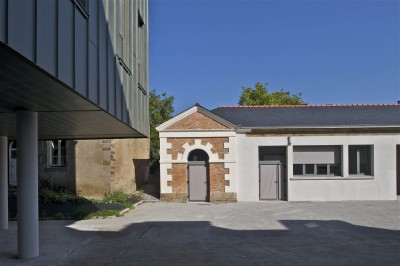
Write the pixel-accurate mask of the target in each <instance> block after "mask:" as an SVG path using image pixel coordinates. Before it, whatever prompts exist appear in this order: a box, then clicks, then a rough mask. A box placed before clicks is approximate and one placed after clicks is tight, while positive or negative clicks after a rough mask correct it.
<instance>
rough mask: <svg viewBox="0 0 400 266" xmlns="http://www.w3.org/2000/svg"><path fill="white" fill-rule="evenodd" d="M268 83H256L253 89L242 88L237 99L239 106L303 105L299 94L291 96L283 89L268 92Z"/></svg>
mask: <svg viewBox="0 0 400 266" xmlns="http://www.w3.org/2000/svg"><path fill="white" fill-rule="evenodd" d="M267 86H268V83H265V84H264V85H263V84H261V83H260V82H257V83H256V85H255V88H254V89H253V88H251V87H247V88H246V87H242V93H241V94H240V98H239V105H242V106H254V105H297V104H305V103H304V102H303V100H302V99H301V93H299V94H291V93H290V92H288V91H285V90H284V89H281V90H280V91H274V92H272V93H269V92H268V89H267Z"/></svg>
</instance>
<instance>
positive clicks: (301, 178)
mask: <svg viewBox="0 0 400 266" xmlns="http://www.w3.org/2000/svg"><path fill="white" fill-rule="evenodd" d="M373 179H375V177H374V176H367V175H362V176H361V175H360V176H354V175H353V176H346V177H343V176H293V177H292V178H290V180H373Z"/></svg>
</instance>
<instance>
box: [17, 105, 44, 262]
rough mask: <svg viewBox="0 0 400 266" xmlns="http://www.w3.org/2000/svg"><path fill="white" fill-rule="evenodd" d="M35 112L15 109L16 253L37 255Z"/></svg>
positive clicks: (19, 254)
mask: <svg viewBox="0 0 400 266" xmlns="http://www.w3.org/2000/svg"><path fill="white" fill-rule="evenodd" d="M37 121H38V119H37V113H35V112H32V111H17V147H18V151H17V183H18V187H17V188H18V190H17V203H18V207H17V208H18V257H19V258H20V259H28V258H34V257H37V256H39V202H38V200H39V199H38V124H37Z"/></svg>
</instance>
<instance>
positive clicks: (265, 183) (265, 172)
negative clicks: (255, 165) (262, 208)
mask: <svg viewBox="0 0 400 266" xmlns="http://www.w3.org/2000/svg"><path fill="white" fill-rule="evenodd" d="M280 165H281V164H280V163H261V162H260V200H276V199H278V197H279V172H280Z"/></svg>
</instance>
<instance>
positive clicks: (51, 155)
mask: <svg viewBox="0 0 400 266" xmlns="http://www.w3.org/2000/svg"><path fill="white" fill-rule="evenodd" d="M66 159H67V149H66V141H65V140H49V141H47V161H48V166H51V167H64V166H66Z"/></svg>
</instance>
